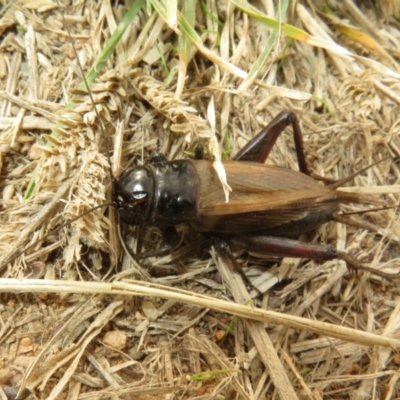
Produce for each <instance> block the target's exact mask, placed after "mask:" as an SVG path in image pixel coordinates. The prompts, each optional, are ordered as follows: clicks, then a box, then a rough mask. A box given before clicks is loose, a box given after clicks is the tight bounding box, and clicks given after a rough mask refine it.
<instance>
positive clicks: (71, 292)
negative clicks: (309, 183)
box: [0, 0, 400, 399]
mask: <svg viewBox="0 0 400 400" xmlns="http://www.w3.org/2000/svg"><path fill="white" fill-rule="evenodd" d="M143 3H144V2H140V1H138V2H135V4H136V7H137V8H138V9H137V10H136V11H135V10H133V11H132V10H130V11H131V12H132V14H129V13H127V6H121V5H118V7H116V8H113V6H112V5H111V4H110V3H109V2H96V1H84V2H82V1H79V2H75V3H74V4H72V5H71V4H67V5H62V6H59V5H57V4H56V3H53V2H52V1H50V0H48V1H43V0H42V1H36V0H20V1H18V2H15V1H9V2H7V4H6V6H5V8H3V11H2V14H1V15H0V32H1V33H2V37H3V40H2V44H1V47H2V51H1V52H0V83H1V87H0V127H1V136H0V168H1V176H2V178H3V179H2V180H1V181H0V185H1V193H2V197H1V200H0V201H1V203H0V205H1V209H0V215H1V222H2V224H1V226H2V229H1V232H0V254H1V258H2V260H3V261H2V262H3V264H2V269H1V271H2V278H1V279H0V290H1V291H2V292H4V293H3V296H2V305H1V308H2V314H1V317H2V323H1V327H0V332H1V333H0V345H1V351H2V356H3V366H2V367H1V368H0V377H1V386H2V388H3V389H2V390H3V393H1V394H2V396H3V397H4V396H6V395H7V396H8V397H9V398H12V397H13V396H14V398H15V395H16V393H17V392H18V391H19V390H20V394H21V395H25V396H28V398H34V396H35V394H30V392H33V393H35V392H37V391H41V392H42V394H40V395H39V396H43V397H45V398H48V399H57V398H60V397H61V396H62V397H66V398H67V397H68V398H77V399H85V398H88V399H89V398H90V399H95V398H99V399H100V398H102V399H103V398H136V397H137V398H139V396H140V398H141V399H142V398H149V399H157V398H163V399H164V398H191V399H193V398H198V399H210V398H212V399H219V398H221V399H222V398H238V399H239V398H240V399H242V398H243V399H261V398H274V397H277V396H278V397H279V398H284V399H292V398H293V399H294V398H299V397H305V398H325V397H328V396H330V397H331V398H340V399H343V398H349V397H351V398H354V399H359V398H360V399H361V398H363V399H364V398H366V397H373V396H375V397H377V396H378V397H380V398H386V399H389V398H397V397H399V393H398V388H397V386H398V385H397V379H398V373H397V370H398V364H399V362H400V361H399V359H398V357H397V355H396V353H395V350H398V349H399V348H400V337H399V334H398V332H399V328H400V326H399V325H400V315H399V312H400V303H399V302H398V301H397V296H398V290H397V286H396V281H395V280H393V282H387V281H385V280H382V279H381V278H379V277H375V276H370V275H369V274H363V275H362V276H359V277H355V276H351V275H349V274H348V272H347V269H346V266H345V265H344V264H343V262H341V261H329V262H324V263H321V262H316V261H309V260H306V261H304V262H302V261H300V260H293V259H288V258H287V259H283V260H279V259H273V258H272V259H271V257H268V258H266V256H262V255H254V254H247V253H245V252H243V251H241V250H240V249H235V252H234V255H235V263H237V264H238V265H240V266H241V267H242V268H243V271H244V273H245V274H246V276H247V278H248V279H249V280H251V281H252V282H253V284H254V286H255V287H257V288H258V290H261V291H263V293H264V294H263V295H262V296H260V295H259V294H258V293H257V291H256V290H254V289H252V288H251V287H249V286H248V285H247V283H246V284H245V283H244V282H243V277H242V275H240V274H238V273H237V272H236V270H235V268H234V267H233V265H232V261H231V260H230V259H229V258H227V257H226V256H224V255H221V254H218V253H217V252H215V251H214V250H212V251H211V252H210V251H209V247H208V245H207V243H206V241H205V240H204V239H202V238H199V237H198V235H196V233H195V232H192V231H191V230H190V229H189V228H188V227H184V226H183V227H179V232H180V234H181V236H182V243H181V245H180V247H179V248H178V249H177V250H176V251H175V252H173V253H172V254H170V255H168V256H165V257H160V258H156V259H149V260H147V261H143V262H139V263H138V262H136V261H135V260H133V259H132V258H131V257H130V255H129V254H126V253H125V252H124V251H123V250H122V246H121V245H120V242H119V237H118V231H117V226H116V225H117V223H116V219H115V216H114V215H113V210H112V209H111V210H108V209H107V208H102V209H98V210H96V211H95V212H92V213H89V214H86V215H85V216H83V217H82V218H81V219H79V220H77V221H74V222H73V223H71V224H70V225H67V226H65V227H64V228H62V229H61V230H60V231H57V232H55V233H53V234H51V235H50V236H48V237H46V238H45V240H44V241H43V242H38V239H40V238H43V237H44V236H45V235H46V234H48V232H50V231H51V230H52V229H53V228H56V227H59V226H61V225H63V224H64V223H66V222H68V221H71V220H72V219H74V218H75V217H76V216H77V215H79V214H80V213H83V212H85V211H87V210H90V209H91V208H92V207H95V206H98V205H101V204H103V203H106V202H109V201H110V191H111V185H110V174H109V163H108V158H107V151H106V149H107V147H108V148H109V150H110V152H111V155H112V162H113V166H112V168H113V172H114V174H117V175H118V174H119V173H120V172H121V171H123V170H124V169H126V168H129V167H132V166H135V165H137V164H140V163H142V162H143V161H144V160H145V159H146V158H147V157H148V156H149V155H150V154H151V153H152V152H154V151H156V150H158V151H162V152H164V153H165V154H166V155H167V158H168V159H178V158H183V157H186V155H185V152H186V151H187V150H190V148H191V147H190V143H192V142H194V141H196V140H197V139H199V138H201V139H202V140H204V139H205V140H208V141H209V142H210V143H214V147H212V146H211V147H212V148H211V151H212V152H213V154H214V156H216V157H217V156H219V154H218V153H219V152H218V151H217V147H216V146H215V143H219V144H220V146H221V147H223V150H227V152H228V153H229V154H232V155H233V154H235V153H236V152H237V151H238V150H239V149H240V148H241V147H243V145H244V144H245V143H246V142H247V141H248V140H249V139H250V138H251V137H253V136H254V135H255V134H256V133H257V132H258V131H260V130H261V129H262V128H263V127H264V126H265V125H266V124H267V123H268V122H269V121H270V120H271V119H272V117H273V116H275V115H276V114H278V113H279V112H280V111H281V110H283V109H291V110H293V111H295V112H296V114H297V115H298V117H299V119H300V121H301V128H302V130H303V133H304V140H305V146H306V151H307V161H308V163H309V165H310V167H311V169H312V171H313V172H314V173H315V174H317V175H320V176H323V177H325V178H328V179H339V178H343V177H345V176H347V175H349V174H351V173H353V172H354V171H357V170H360V169H362V168H363V167H365V166H367V165H369V164H372V163H374V162H376V161H378V160H382V162H380V163H378V164H377V165H375V166H374V167H372V168H370V169H369V170H367V171H366V172H365V173H362V174H361V175H359V176H357V177H356V178H354V180H353V181H352V184H351V185H350V186H348V187H346V188H343V190H347V191H351V192H359V193H367V194H370V195H371V198H374V199H380V200H381V201H382V202H383V203H385V205H386V206H389V207H393V208H385V209H383V210H380V211H371V212H369V213H364V214H359V215H354V216H353V218H354V219H355V220H357V221H358V223H356V224H354V225H353V226H345V225H342V224H335V223H329V224H327V225H325V226H323V227H321V229H320V230H318V232H317V233H316V234H315V235H314V237H308V238H303V239H305V240H310V241H315V242H324V243H332V244H334V245H336V247H337V248H338V249H339V250H346V251H348V252H351V253H352V254H353V255H355V256H356V257H357V258H358V259H359V260H361V261H363V262H365V263H366V264H368V265H370V266H372V267H373V268H376V269H380V270H384V271H386V272H390V273H393V274H398V273H399V270H400V258H399V251H398V241H399V238H400V224H399V218H398V215H397V209H396V206H397V204H398V201H399V199H398V193H399V187H400V182H399V179H400V170H399V166H398V164H396V162H395V161H394V160H395V158H396V157H399V156H400V142H399V127H400V119H399V117H398V112H397V110H398V107H399V104H400V93H399V87H400V72H399V71H400V68H399V65H398V59H399V56H400V49H399V47H398V46H399V45H398V43H400V33H399V32H400V31H399V29H398V19H396V18H398V17H399V15H400V8H399V4H398V2H395V1H393V0H391V1H389V0H386V1H382V2H380V3H379V4H378V3H377V2H375V3H374V5H372V2H371V3H368V2H357V3H356V2H353V1H351V0H345V1H341V2H335V1H331V2H329V7H330V9H329V11H328V10H327V9H326V8H324V6H325V4H324V2H300V3H299V4H298V3H296V2H293V3H291V2H285V1H282V3H279V7H277V8H276V10H274V7H273V5H272V2H264V3H262V5H261V3H260V4H259V5H258V6H257V8H255V7H253V6H251V5H249V4H248V3H246V2H244V1H240V2H239V1H237V0H235V1H232V2H213V1H207V2H205V3H201V4H200V2H198V3H197V2H190V1H188V2H185V3H186V4H185V7H184V8H183V9H182V10H181V12H179V13H177V12H176V2H172V1H164V2H155V1H154V2H152V4H153V7H154V9H152V10H147V11H149V12H146V10H145V9H144V8H143V9H140V7H139V6H141V4H143ZM287 3H290V4H289V5H288V4H287ZM60 7H62V12H63V13H64V16H65V20H64V19H63V18H62V16H61V8H60ZM138 10H139V13H138V14H137V15H136V17H133V15H135V13H136V12H137V11H138ZM127 15H129V16H128V17H127ZM279 16H280V17H279ZM123 18H125V19H124V29H126V30H125V31H124V30H121V31H119V30H118V29H116V27H117V26H118V24H119V22H120V20H121V19H123ZM130 18H131V19H132V18H133V21H132V23H130ZM279 18H281V19H282V20H284V21H285V22H286V24H280V23H279ZM65 24H67V25H68V30H69V31H70V32H71V35H72V37H73V40H74V43H75V47H76V49H77V54H78V57H79V59H80V62H81V64H82V66H83V68H84V70H85V71H86V70H89V69H90V68H92V71H90V73H89V75H90V77H91V78H90V84H91V91H92V95H93V99H94V102H95V104H96V107H97V110H98V114H99V116H100V118H101V120H102V121H103V122H102V123H103V125H104V129H105V133H106V136H107V141H106V140H105V138H104V137H103V135H102V133H101V129H100V122H99V120H98V117H97V115H96V113H94V111H93V105H92V103H91V101H90V99H89V97H88V96H87V94H86V93H85V91H84V88H85V86H84V85H81V86H79V85H80V84H79V82H80V81H81V78H79V76H80V75H79V68H78V67H77V62H76V61H77V60H76V57H75V54H74V52H73V50H72V46H71V43H70V42H69V39H68V34H67V29H66V28H67V27H66V26H65ZM277 28H278V30H277ZM115 30H117V32H118V33H119V36H118V35H117V36H118V38H117V39H116V40H115V42H113V43H112V45H111V47H108V45H106V42H107V40H108V38H109V37H110V36H111V33H112V32H113V31H115ZM179 35H180V36H179ZM101 52H103V53H102V54H103V55H102V57H101V60H100V61H101V63H100V64H98V63H97V62H96V61H95V59H96V57H97V56H98V55H99V54H100V53H101ZM104 54H107V55H104ZM112 55H113V56H112ZM103 66H104V67H105V70H104V71H103V72H102V73H100V69H101V68H103ZM95 78H97V79H95ZM92 81H93V82H92ZM78 88H79V89H78ZM71 93H74V95H72V94H71ZM65 106H67V107H66V108H65ZM106 143H108V145H106ZM267 163H270V164H274V165H280V166H284V167H286V168H291V169H296V168H297V161H296V157H295V154H294V144H293V139H292V135H291V131H290V129H288V130H287V132H284V133H283V135H282V137H280V138H279V139H278V143H277V145H276V147H275V148H274V151H273V153H272V155H271V156H270V157H269V158H268V160H267ZM228 184H229V182H228ZM367 208H368V207H367ZM359 210H360V206H356V205H347V206H345V207H343V211H344V212H347V213H351V212H355V211H359ZM122 236H123V237H124V241H125V242H126V245H127V246H128V247H130V248H131V249H132V250H133V251H134V252H141V251H145V250H149V249H154V248H156V247H157V246H158V245H159V244H160V242H161V237H160V232H159V231H158V230H157V229H154V228H140V229H138V228H128V227H124V228H123V229H122ZM32 244H33V246H32ZM29 246H30V247H29ZM23 250H26V251H25V252H24V254H23V255H22V256H19V257H17V258H15V256H16V255H17V254H18V253H19V252H21V251H23ZM10 260H11V261H10ZM4 261H5V263H4ZM266 266H269V269H266V268H265V267H266ZM216 271H218V274H216ZM218 277H222V281H221V280H219V279H220V278H218ZM138 278H140V279H141V280H140V281H137V280H135V279H138ZM279 281H282V282H280V283H279ZM22 293H25V294H22ZM222 337H224V339H222ZM293 378H294V379H293ZM0 392H1V391H0Z"/></svg>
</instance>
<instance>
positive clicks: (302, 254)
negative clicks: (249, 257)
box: [229, 235, 394, 280]
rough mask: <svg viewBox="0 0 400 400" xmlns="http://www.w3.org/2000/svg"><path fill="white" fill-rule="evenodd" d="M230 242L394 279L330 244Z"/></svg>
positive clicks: (265, 239)
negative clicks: (337, 263) (339, 263)
mask: <svg viewBox="0 0 400 400" xmlns="http://www.w3.org/2000/svg"><path fill="white" fill-rule="evenodd" d="M229 242H230V243H232V244H234V245H236V246H238V247H241V248H243V249H245V250H247V251H253V252H255V253H263V254H270V255H274V256H278V257H294V258H306V259H307V258H308V259H313V260H325V261H328V260H335V259H338V260H343V261H345V262H346V264H347V268H348V269H349V270H350V271H355V272H356V274H358V271H368V272H370V273H372V274H374V275H378V276H380V277H382V278H385V279H387V280H391V279H393V277H394V275H391V274H386V273H384V272H382V271H379V270H377V269H374V268H370V267H368V266H366V265H363V264H362V263H360V262H359V261H358V260H357V259H356V258H354V257H353V256H351V255H350V254H349V253H346V252H345V251H340V250H337V249H336V248H335V247H333V246H332V245H329V244H310V243H302V242H299V241H297V240H292V239H286V238H281V237H274V236H264V235H242V236H237V237H233V238H231V239H230V240H229Z"/></svg>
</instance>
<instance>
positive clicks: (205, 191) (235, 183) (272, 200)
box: [192, 161, 364, 236]
mask: <svg viewBox="0 0 400 400" xmlns="http://www.w3.org/2000/svg"><path fill="white" fill-rule="evenodd" d="M192 163H193V165H194V166H195V169H196V171H197V173H198V176H199V180H200V193H199V194H200V197H199V208H198V220H197V222H196V223H193V224H192V226H193V228H194V229H196V230H197V231H200V232H215V233H223V234H229V235H238V234H241V233H260V234H274V235H282V236H291V235H295V234H299V233H302V232H306V231H310V230H312V229H314V228H316V227H318V226H319V225H321V224H322V223H324V222H327V221H329V220H331V219H332V215H333V213H335V212H336V210H337V207H338V205H339V204H340V203H346V202H364V201H363V199H362V198H361V197H360V196H359V195H356V194H350V193H345V192H340V191H338V190H334V189H330V188H329V187H325V186H322V185H321V184H319V183H318V182H317V181H315V180H314V179H313V178H311V177H309V176H307V175H304V174H303V173H301V172H297V171H293V170H290V169H286V168H279V167H274V166H269V165H265V164H259V163H254V162H238V161H227V162H224V167H225V170H226V175H227V181H228V184H229V185H230V186H231V188H232V192H231V193H230V198H229V202H228V203H226V201H225V195H224V193H223V190H222V186H221V182H220V180H219V178H218V176H217V174H216V172H215V170H214V168H213V167H212V162H210V161H192Z"/></svg>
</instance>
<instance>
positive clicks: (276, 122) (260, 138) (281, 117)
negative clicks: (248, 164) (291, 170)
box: [233, 110, 311, 175]
mask: <svg viewBox="0 0 400 400" xmlns="http://www.w3.org/2000/svg"><path fill="white" fill-rule="evenodd" d="M289 125H292V128H293V137H294V143H295V147H296V154H297V162H298V164H299V170H300V171H301V172H302V173H303V174H306V175H311V174H310V171H309V169H308V166H307V163H306V157H305V153H304V145H303V137H302V133H301V129H300V125H299V121H298V119H297V116H296V114H295V113H294V112H293V111H290V110H285V111H282V112H280V113H279V114H278V115H277V116H276V117H275V118H274V119H273V120H272V121H271V122H270V123H269V124H268V125H267V126H266V127H265V128H264V129H263V130H262V131H261V132H260V133H259V134H258V135H257V136H256V137H254V138H253V139H252V140H250V142H249V143H247V144H246V146H244V147H243V148H242V149H241V150H240V151H239V152H238V153H237V154H236V155H235V157H233V159H234V160H235V161H254V162H259V163H264V162H265V160H266V159H267V158H268V156H269V154H270V152H271V150H272V147H273V146H274V144H275V143H276V140H277V139H278V137H279V135H280V134H281V133H282V132H283V131H284V130H285V128H287V127H288V126H289Z"/></svg>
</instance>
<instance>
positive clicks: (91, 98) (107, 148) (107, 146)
mask: <svg viewBox="0 0 400 400" xmlns="http://www.w3.org/2000/svg"><path fill="white" fill-rule="evenodd" d="M57 4H58V6H59V7H60V9H61V4H60V0H57ZM61 17H62V20H63V23H64V26H65V27H66V31H67V34H68V38H69V41H70V43H71V44H72V49H73V51H74V55H75V58H76V61H77V63H78V66H79V71H80V73H81V74H82V79H83V82H84V83H85V86H86V90H87V93H88V95H89V98H90V101H91V103H92V105H93V108H94V113H95V114H96V118H97V120H98V121H99V124H100V130H101V133H102V135H103V138H104V141H105V147H106V154H107V159H108V164H109V165H110V178H111V183H112V184H114V182H115V181H116V178H115V176H114V175H113V173H112V167H111V166H112V164H111V155H110V154H111V152H110V146H109V144H108V139H107V135H106V131H105V129H104V126H103V122H102V120H101V118H100V114H99V112H98V111H97V107H96V103H95V102H94V98H93V95H92V91H91V90H90V88H89V83H88V81H87V79H86V76H85V74H84V73H83V68H82V64H81V61H80V60H79V57H78V52H77V51H76V48H75V45H74V40H73V38H72V36H71V33H70V31H69V29H68V27H67V20H66V19H65V16H64V13H63V12H62V11H61Z"/></svg>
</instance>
